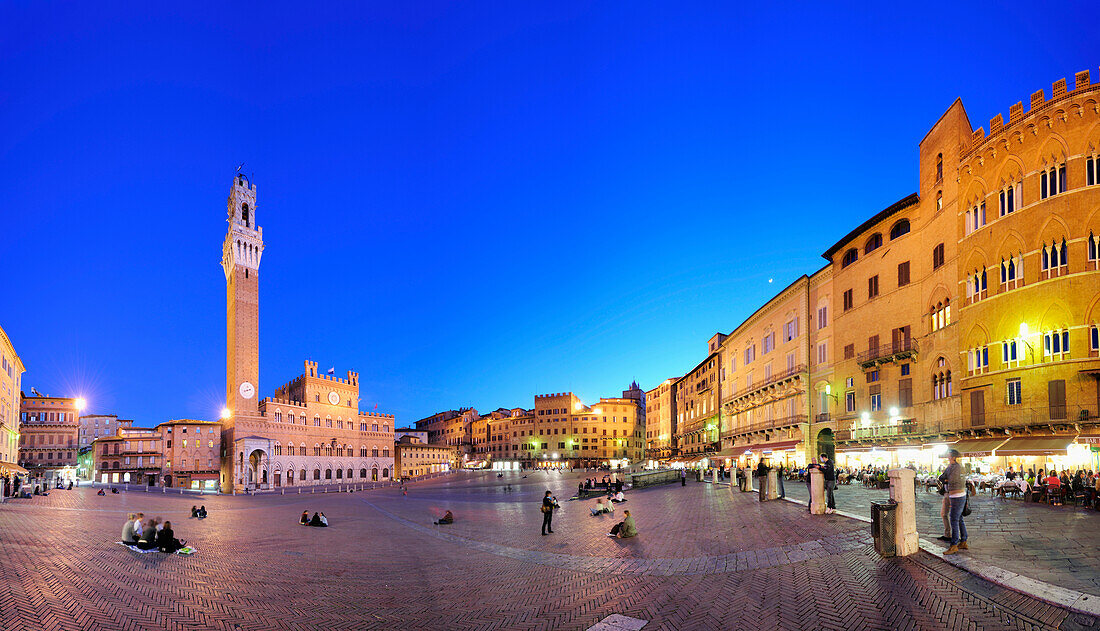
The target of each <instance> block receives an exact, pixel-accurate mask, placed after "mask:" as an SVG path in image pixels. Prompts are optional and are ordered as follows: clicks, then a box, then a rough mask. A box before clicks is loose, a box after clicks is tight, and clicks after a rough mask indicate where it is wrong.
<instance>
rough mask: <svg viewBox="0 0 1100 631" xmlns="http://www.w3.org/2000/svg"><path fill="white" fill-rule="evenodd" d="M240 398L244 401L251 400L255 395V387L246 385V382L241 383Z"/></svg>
mask: <svg viewBox="0 0 1100 631" xmlns="http://www.w3.org/2000/svg"><path fill="white" fill-rule="evenodd" d="M240 392H241V396H242V397H244V398H246V399H251V398H252V397H253V395H255V394H256V386H254V385H252V384H250V383H248V382H247V381H245V382H242V383H241V388H240Z"/></svg>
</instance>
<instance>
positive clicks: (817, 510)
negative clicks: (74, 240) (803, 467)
mask: <svg viewBox="0 0 1100 631" xmlns="http://www.w3.org/2000/svg"><path fill="white" fill-rule="evenodd" d="M810 512H811V513H812V514H814V515H824V514H825V474H824V473H823V472H822V471H821V469H816V468H815V469H810Z"/></svg>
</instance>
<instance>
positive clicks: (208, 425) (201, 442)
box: [156, 419, 222, 491]
mask: <svg viewBox="0 0 1100 631" xmlns="http://www.w3.org/2000/svg"><path fill="white" fill-rule="evenodd" d="M156 430H157V433H158V434H159V435H160V438H161V443H160V444H161V446H162V447H163V455H162V459H161V460H162V463H163V465H162V467H161V475H162V476H163V477H162V484H163V485H164V486H168V487H175V488H184V489H202V490H209V491H215V490H217V489H218V487H219V483H220V480H221V475H220V474H221V452H222V444H221V443H222V426H221V423H212V422H210V421H196V420H193V419H181V420H175V421H167V422H165V423H161V424H160V425H157V428H156Z"/></svg>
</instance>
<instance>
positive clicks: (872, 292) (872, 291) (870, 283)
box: [867, 274, 878, 299]
mask: <svg viewBox="0 0 1100 631" xmlns="http://www.w3.org/2000/svg"><path fill="white" fill-rule="evenodd" d="M876 296H878V275H877V274H876V275H874V276H872V277H870V278H868V279H867V298H868V299H871V298H874V297H876Z"/></svg>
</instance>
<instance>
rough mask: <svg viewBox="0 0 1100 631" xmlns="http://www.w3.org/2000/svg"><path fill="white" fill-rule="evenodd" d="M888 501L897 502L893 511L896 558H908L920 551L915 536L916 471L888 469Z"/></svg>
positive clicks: (916, 536)
mask: <svg viewBox="0 0 1100 631" xmlns="http://www.w3.org/2000/svg"><path fill="white" fill-rule="evenodd" d="M887 476H888V477H889V478H890V499H891V500H893V501H895V502H897V505H898V507H897V508H896V509H894V542H895V546H896V548H897V556H899V557H901V556H908V555H910V554H913V553H915V552H916V551H917V550H919V549H920V542H919V541H918V535H917V498H916V489H915V479H916V476H917V473H916V471H913V470H912V469H890V471H889V472H888V473H887Z"/></svg>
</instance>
